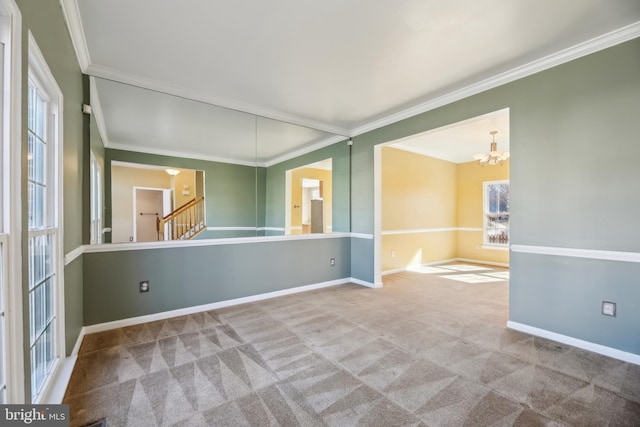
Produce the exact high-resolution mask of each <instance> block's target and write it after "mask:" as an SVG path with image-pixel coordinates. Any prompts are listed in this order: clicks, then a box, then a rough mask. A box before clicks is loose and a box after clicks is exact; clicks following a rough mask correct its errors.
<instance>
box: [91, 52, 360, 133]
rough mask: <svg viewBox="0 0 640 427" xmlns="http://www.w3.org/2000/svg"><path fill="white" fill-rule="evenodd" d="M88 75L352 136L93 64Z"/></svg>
mask: <svg viewBox="0 0 640 427" xmlns="http://www.w3.org/2000/svg"><path fill="white" fill-rule="evenodd" d="M85 72H86V73H87V74H89V75H92V76H95V77H101V78H103V79H107V80H113V81H116V82H120V83H126V84H130V85H133V86H137V87H141V88H144V89H149V90H154V91H157V92H162V93H166V94H169V95H174V96H179V97H182V98H186V99H191V100H193V101H199V102H204V103H207V104H213V105H216V106H218V107H224V108H229V109H231V110H236V111H240V112H242V113H248V114H254V115H257V116H261V117H265V118H268V119H273V120H279V121H283V122H287V123H291V124H294V125H298V126H303V127H307V128H312V129H317V130H321V131H324V132H329V133H334V134H338V135H343V136H344V135H347V134H348V133H349V130H348V129H344V128H341V127H338V126H334V125H332V124H329V123H324V122H320V121H317V120H312V119H308V118H305V117H301V116H297V115H294V114H289V113H285V112H282V111H277V110H272V109H269V108H264V107H260V106H258V105H254V104H250V103H246V102H241V101H236V100H231V99H226V98H222V97H217V96H211V95H204V94H203V93H202V92H201V91H197V90H193V89H189V88H186V87H184V86H180V85H175V84H171V83H166V82H162V81H159V80H155V79H150V78H147V77H142V76H138V75H135V74H131V73H125V72H122V71H118V70H115V69H112V68H109V67H105V66H102V65H96V64H90V65H89V66H88V67H87V69H86V71H85Z"/></svg>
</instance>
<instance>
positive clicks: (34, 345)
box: [26, 37, 64, 403]
mask: <svg viewBox="0 0 640 427" xmlns="http://www.w3.org/2000/svg"><path fill="white" fill-rule="evenodd" d="M29 41H30V44H29V81H28V99H27V103H28V105H27V109H28V113H27V166H28V170H27V174H26V175H27V190H28V192H27V197H28V202H27V208H28V214H27V226H28V254H29V273H28V274H29V282H28V283H29V352H30V360H31V397H32V401H33V402H34V403H37V402H39V401H40V400H41V399H42V397H43V394H44V393H43V391H44V390H46V384H47V382H48V381H49V379H50V378H51V376H52V374H53V372H54V370H55V368H56V366H57V364H58V362H59V360H60V356H61V354H62V351H63V343H64V341H63V338H64V337H63V336H62V335H63V334H64V328H63V326H64V325H63V319H62V316H63V310H62V307H63V304H64V294H63V293H62V283H63V281H62V275H63V271H64V270H63V267H62V263H61V262H62V259H63V256H62V250H61V249H62V248H61V238H62V237H61V236H62V234H61V232H60V225H61V219H62V218H61V210H60V208H61V202H60V196H61V195H60V188H59V183H60V182H61V179H60V175H59V173H60V167H59V162H60V159H61V156H60V154H59V153H60V151H59V150H60V149H61V138H60V136H59V133H58V132H59V129H60V124H61V117H60V112H61V110H62V108H61V101H62V95H61V94H60V90H59V89H58V86H57V85H56V83H55V80H54V78H53V76H52V75H51V72H50V71H49V69H48V67H47V65H46V62H44V59H43V58H42V55H41V54H40V51H39V50H38V48H37V46H36V44H35V41H34V40H33V38H32V37H30V40H29Z"/></svg>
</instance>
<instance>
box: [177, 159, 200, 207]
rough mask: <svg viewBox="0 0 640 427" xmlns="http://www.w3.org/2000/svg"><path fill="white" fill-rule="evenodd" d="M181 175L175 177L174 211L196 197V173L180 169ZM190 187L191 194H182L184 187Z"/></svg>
mask: <svg viewBox="0 0 640 427" xmlns="http://www.w3.org/2000/svg"><path fill="white" fill-rule="evenodd" d="M179 170H180V173H179V174H178V175H176V176H175V187H173V188H174V189H175V191H174V194H175V200H176V205H175V207H174V209H177V208H179V207H180V206H182V205H184V204H185V203H188V202H190V201H191V200H193V199H194V198H195V197H196V171H194V170H191V169H179ZM185 185H188V186H189V194H186V195H185V194H182V192H183V190H184V186H185Z"/></svg>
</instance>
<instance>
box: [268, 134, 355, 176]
mask: <svg viewBox="0 0 640 427" xmlns="http://www.w3.org/2000/svg"><path fill="white" fill-rule="evenodd" d="M340 141H346V137H344V136H341V135H336V136H332V137H330V138H327V139H323V140H322V141H320V142H318V143H316V144H313V145H310V146H307V147H303V148H300V149H298V150H295V151H291V152H289V153H287V154H284V155H282V156H278V157H273V158H271V159H269V160H266V161H265V162H264V163H263V166H264V167H267V168H268V167H270V166H273V165H277V164H278V163H282V162H284V161H287V160H291V159H294V158H296V157H300V156H302V155H304V154H307V153H311V152H313V151H316V150H319V149H321V148H324V147H328V146H330V145H333V144H335V143H337V142H340Z"/></svg>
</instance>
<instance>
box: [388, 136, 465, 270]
mask: <svg viewBox="0 0 640 427" xmlns="http://www.w3.org/2000/svg"><path fill="white" fill-rule="evenodd" d="M456 189H457V171H456V165H455V164H454V163H450V162H447V161H444V160H440V159H434V158H432V157H427V156H421V155H418V154H414V153H410V152H408V151H403V150H398V149H396V148H392V147H383V148H382V231H383V236H382V270H383V271H385V270H392V269H399V268H404V267H407V266H408V265H418V264H424V263H430V262H436V261H441V260H445V259H451V258H455V257H456V256H455V255H456V253H457V249H456V246H457V234H456V231H455V230H451V231H437V232H428V233H420V232H418V233H411V234H390V235H384V232H385V231H399V230H419V229H426V228H429V229H433V228H455V227H456V221H457V198H456V191H457V190H456Z"/></svg>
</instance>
